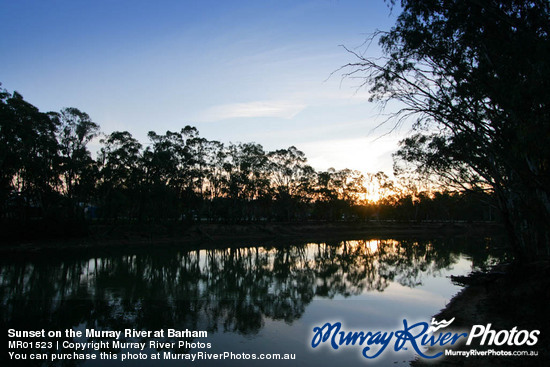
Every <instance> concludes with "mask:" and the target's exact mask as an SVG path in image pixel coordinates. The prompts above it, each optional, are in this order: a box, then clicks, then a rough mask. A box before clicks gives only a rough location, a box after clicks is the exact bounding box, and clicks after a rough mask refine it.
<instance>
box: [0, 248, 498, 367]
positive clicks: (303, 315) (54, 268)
mask: <svg viewBox="0 0 550 367" xmlns="http://www.w3.org/2000/svg"><path fill="white" fill-rule="evenodd" d="M492 246H493V241H491V240H490V239H488V238H479V239H476V240H472V239H467V238H446V239H432V240H427V239H425V240H415V239H408V240H402V239H400V240H395V239H392V238H385V239H379V238H378V239H373V238H365V239H360V240H342V241H331V242H327V243H290V244H288V245H285V246H266V245H261V244H259V245H258V244H248V243H245V244H242V246H234V245H232V246H231V247H229V246H228V247H224V246H217V247H216V248H211V247H210V248H202V249H201V248H200V247H199V248H193V249H189V248H186V246H184V245H182V246H178V245H171V246H160V245H158V246H155V245H149V246H140V247H136V248H127V247H124V248H123V247H118V248H112V249H105V248H101V249H99V248H98V249H93V248H86V249H81V250H76V249H75V250H58V251H38V252H32V253H18V254H12V255H7V256H4V257H3V258H2V260H0V296H1V304H0V307H1V309H0V311H1V317H2V320H1V322H2V326H3V330H8V329H13V330H18V331H20V330H42V329H43V330H45V332H46V333H47V332H48V331H60V332H61V333H62V336H61V337H58V338H48V337H47V335H46V336H45V337H43V338H26V339H25V338H10V339H9V340H23V341H27V342H28V341H31V342H36V341H40V342H45V343H49V342H51V343H53V344H51V345H39V344H36V343H35V345H34V348H19V349H16V348H11V349H9V350H8V351H9V352H12V353H15V354H17V353H20V357H23V356H24V357H27V358H29V357H31V355H30V354H31V353H36V355H34V357H35V358H36V357H39V356H40V355H44V356H46V357H47V358H48V359H49V360H51V358H52V355H57V357H58V358H61V359H65V361H60V362H59V363H57V364H58V365H81V366H99V365H101V366H103V365H113V366H114V365H120V361H121V358H123V357H124V358H129V360H126V361H125V363H124V366H160V365H167V364H173V365H188V364H193V365H198V366H206V365H215V366H241V365H250V366H256V365H266V366H267V365H273V366H285V365H289V366H290V365H292V366H338V365H341V364H342V365H344V364H345V365H367V364H368V365H389V364H391V365H395V366H399V365H408V364H409V362H410V360H412V359H414V357H415V355H414V351H413V350H411V348H409V349H408V350H404V349H403V350H400V351H399V352H394V351H393V350H390V349H391V347H388V350H386V351H384V352H383V353H381V354H380V356H378V357H376V358H374V359H371V360H367V359H366V358H365V357H364V356H363V355H362V351H363V347H364V346H363V347H361V346H357V345H356V346H352V345H349V346H346V345H343V346H341V347H340V348H339V349H338V350H334V348H332V347H331V346H330V345H329V342H327V343H320V345H318V346H317V347H316V348H312V339H313V337H314V332H313V329H314V328H315V327H321V326H323V325H324V324H325V323H327V322H330V323H336V322H340V323H341V324H342V330H344V331H365V332H366V331H372V332H373V333H374V332H376V331H391V330H398V329H403V320H407V322H409V323H413V322H418V321H425V322H430V320H431V317H432V315H434V314H436V313H437V312H438V311H439V310H441V309H442V308H444V307H445V305H446V304H447V303H448V302H449V300H450V299H451V298H452V297H453V295H455V294H456V293H457V292H458V291H459V290H460V287H459V286H456V285H454V284H452V282H451V280H450V279H449V276H450V275H451V274H452V275H465V274H467V273H469V272H470V271H472V270H473V269H477V268H480V267H483V266H486V265H488V264H492V263H494V262H496V261H498V258H497V257H495V256H493V255H491V253H492V251H491V247H492ZM126 330H129V331H128V335H127V336H125V332H126ZM160 331H162V333H158V334H156V335H155V332H160ZM169 331H170V332H171V334H168V332H169ZM3 332H5V331H3ZM116 332H120V336H119V337H117V335H115V333H116ZM192 332H196V333H195V334H192ZM199 332H206V333H205V334H199ZM67 333H68V334H67ZM78 333H81V334H82V335H81V336H79V334H78ZM86 333H88V336H89V337H86ZM93 333H99V334H94V335H98V336H96V337H92V334H93ZM110 333H112V335H111V334H110ZM174 333H178V334H177V335H176V334H174ZM206 335H207V336H206ZM102 336H103V337H102ZM109 336H112V337H109ZM204 336H206V337H204ZM101 342H104V343H103V344H101ZM58 343H59V344H58ZM84 343H87V344H84ZM128 343H129V344H128ZM142 343H143V344H142ZM37 345H38V346H39V347H40V348H36V346H37ZM58 345H59V350H57V351H56V348H57V346H58ZM14 346H15V345H12V347H14ZM79 346H81V347H79ZM142 346H143V348H142ZM41 347H45V348H41ZM49 347H51V348H49ZM63 347H65V348H63ZM76 348H82V350H78V351H77V349H76ZM373 348H374V346H373ZM373 350H374V349H373ZM73 352H78V353H82V354H88V356H87V357H88V358H91V356H92V355H94V356H95V357H94V358H95V359H93V360H92V359H88V360H77V361H75V360H74V358H78V356H74V355H71V354H70V353H73ZM100 353H101V354H100ZM201 353H202V354H201ZM223 353H227V354H229V353H232V354H229V357H227V354H226V355H224V354H223ZM6 354H7V353H6V352H4V356H6ZM15 354H12V355H9V357H8V360H10V361H11V363H10V364H9V365H18V362H17V361H16V360H15V358H16V357H15ZM272 354H279V355H280V357H281V358H285V357H286V358H289V359H288V360H261V361H260V360H258V358H262V357H263V358H267V357H271V358H277V356H273V355H272ZM186 356H187V357H186ZM193 356H194V357H193ZM214 356H218V357H220V358H223V359H221V360H213V359H211V358H214ZM253 356H255V358H257V359H256V360H253V359H252V358H253ZM155 357H159V358H161V359H162V361H158V360H155V359H152V358H155ZM172 357H173V358H180V359H172ZM192 357H193V358H195V360H194V361H191V360H187V361H185V362H184V361H182V360H181V358H192ZM67 358H71V360H68V361H67V360H66V359H67ZM115 358H116V360H115ZM137 358H145V359H137ZM167 358H170V359H167ZM199 358H201V359H199ZM245 358H250V359H245ZM294 358H295V359H294ZM21 363H23V362H21ZM29 363H31V364H34V365H47V363H45V362H42V361H31V360H30V359H27V360H26V361H25V364H29Z"/></svg>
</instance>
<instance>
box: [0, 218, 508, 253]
mask: <svg viewBox="0 0 550 367" xmlns="http://www.w3.org/2000/svg"><path fill="white" fill-rule="evenodd" d="M500 231H501V229H500V226H499V225H498V224H495V223H465V222H390V221H388V222H384V221H377V222H301V223H246V224H221V223H198V224H191V225H151V224H148V225H137V224H118V225H112V224H109V225H100V224H94V225H91V226H89V229H88V235H87V236H86V237H78V238H68V239H67V238H61V239H60V238H57V239H49V240H44V239H18V240H13V241H10V242H9V243H4V244H2V246H0V252H1V251H38V250H41V249H52V248H62V249H67V248H71V247H73V248H82V247H105V246H109V247H112V246H140V245H149V244H158V245H172V244H174V245H178V246H181V245H186V246H200V247H211V246H218V245H220V246H228V245H233V244H240V245H243V244H267V245H279V244H289V243H292V242H298V241H300V242H307V241H311V242H319V241H320V242H327V241H331V240H343V239H347V240H352V239H365V237H366V236H367V237H370V238H377V237H385V238H388V237H391V238H394V239H400V238H410V237H415V238H422V237H429V238H434V237H439V236H441V237H447V236H484V235H491V234H494V233H498V232H500Z"/></svg>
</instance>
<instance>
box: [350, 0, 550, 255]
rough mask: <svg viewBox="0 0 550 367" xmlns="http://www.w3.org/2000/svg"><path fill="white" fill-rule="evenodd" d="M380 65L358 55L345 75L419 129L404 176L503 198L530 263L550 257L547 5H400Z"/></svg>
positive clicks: (406, 151) (405, 153)
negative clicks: (412, 170) (411, 169)
mask: <svg viewBox="0 0 550 367" xmlns="http://www.w3.org/2000/svg"><path fill="white" fill-rule="evenodd" d="M401 9H402V12H401V14H400V15H399V17H398V19H397V22H396V24H395V26H394V27H393V28H392V29H391V30H390V31H388V32H377V33H376V34H375V35H374V36H373V37H374V38H378V40H379V44H380V46H381V48H382V50H383V57H382V58H376V59H375V58H369V57H364V56H362V55H361V54H358V53H355V55H356V57H357V58H358V60H357V62H354V63H351V64H349V65H347V67H348V72H347V74H346V75H347V76H354V77H360V78H362V80H363V81H364V83H365V85H368V87H369V88H370V91H371V93H372V96H373V97H372V98H373V99H376V100H378V101H382V102H383V103H385V102H388V101H390V100H397V101H399V102H400V103H401V104H402V105H401V106H402V108H401V109H400V110H399V112H398V113H397V114H396V117H397V123H400V122H403V121H404V120H406V119H408V118H413V119H415V121H416V125H415V128H416V129H417V134H415V135H414V136H412V137H410V138H408V139H406V140H404V141H403V142H402V145H401V149H400V150H399V151H398V152H397V154H396V158H397V162H398V168H403V167H404V166H406V164H413V165H414V166H415V167H416V168H417V169H416V173H418V174H421V175H423V176H424V177H426V176H430V175H436V176H437V177H438V178H440V179H441V178H443V179H444V180H445V181H444V182H446V183H447V184H455V185H458V186H461V187H463V188H466V189H472V188H478V189H490V190H491V191H493V192H494V194H495V195H496V198H497V199H498V204H499V207H500V210H501V212H502V213H503V218H504V220H505V222H506V224H507V229H508V232H509V235H510V236H509V237H510V239H511V241H512V244H513V245H514V247H515V249H516V250H517V251H516V252H517V255H518V256H519V257H523V258H535V257H538V256H548V255H549V254H550V225H549V223H550V192H549V190H550V173H549V169H550V164H549V163H550V162H549V158H550V146H549V144H548V139H549V137H550V106H549V101H550V89H549V86H550V68H549V67H548V60H549V59H550V3H549V2H548V1H545V0H540V1H536V0H535V1H524V0H504V1H502V0H499V1H496V0H484V1H481V0H430V1H419V0H403V1H401Z"/></svg>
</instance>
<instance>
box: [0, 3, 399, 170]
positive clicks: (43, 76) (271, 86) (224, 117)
mask: <svg viewBox="0 0 550 367" xmlns="http://www.w3.org/2000/svg"><path fill="white" fill-rule="evenodd" d="M394 21H395V14H393V15H392V14H391V13H390V10H389V9H388V7H387V5H386V4H385V3H384V1H383V0H362V1H359V0H312V1H299V0H295V1H286V0H265V1H263V0H253V1H240V0H226V1H210V0H194V1H191V0H187V1H140V0H133V1H125V0H110V1H106V0H105V1H102V0H96V1H79V0H71V1H61V0H58V1H56V0H49V1H27V0H21V1H12V0H10V1H6V0H0V32H1V34H2V36H1V37H0V82H2V84H3V87H4V88H6V89H7V90H9V91H13V90H17V91H19V92H20V93H21V94H23V96H24V97H25V99H26V100H28V101H29V102H31V103H33V104H34V105H35V106H37V107H38V108H39V109H40V110H42V111H58V110H60V109H61V108H64V107H77V108H79V109H81V110H83V111H85V112H87V113H88V114H89V115H90V116H91V117H92V119H93V120H94V121H95V122H97V123H99V124H100V126H101V129H102V131H103V132H105V133H110V132H112V131H115V130H128V131H130V132H131V133H132V134H133V135H134V136H135V137H136V138H137V139H139V140H140V141H141V142H142V143H146V142H147V138H146V134H147V132H148V131H150V130H153V131H156V132H157V133H164V132H165V131H166V130H172V131H175V130H179V129H180V128H182V127H184V126H185V125H192V126H196V127H197V128H198V129H199V131H200V134H201V136H203V137H205V138H208V139H211V140H214V139H215V140H219V141H222V142H224V143H228V142H250V141H254V142H257V143H260V144H262V145H263V146H264V148H265V149H266V150H274V149H279V148H286V147H289V146H291V145H295V146H296V147H297V148H298V149H301V150H302V151H304V152H305V153H306V156H307V157H308V159H309V163H310V164H311V165H312V166H313V167H314V168H316V169H319V170H321V169H327V168H329V167H334V168H336V169H342V168H351V169H358V170H362V171H364V172H376V171H379V170H383V171H385V172H386V173H388V174H389V173H391V170H392V169H391V153H392V152H393V151H394V150H395V149H396V143H397V141H398V140H399V139H400V138H402V136H403V134H404V133H406V131H399V132H397V133H392V134H389V135H385V133H386V132H387V131H388V130H389V129H390V127H391V126H389V125H388V126H385V127H383V128H381V129H377V130H374V131H373V128H374V127H375V126H376V125H378V124H379V123H380V122H381V121H382V120H383V119H384V117H383V116H381V115H380V111H379V110H378V108H377V107H376V105H374V104H371V103H369V102H368V101H367V94H366V92H365V91H357V88H356V84H354V82H353V81H350V80H347V81H346V80H344V81H342V80H341V78H340V76H339V75H338V74H337V75H335V76H332V77H330V78H329V76H330V74H331V72H333V71H335V70H336V69H338V68H339V67H340V66H342V65H344V64H346V63H347V62H351V61H353V58H352V57H351V55H349V54H348V53H346V52H345V51H344V49H343V48H341V47H339V45H346V46H347V47H349V48H354V47H359V46H360V45H361V44H362V43H363V41H364V40H365V38H366V34H367V33H369V32H372V31H374V30H375V29H389V28H390V27H391V25H392V24H393V23H394ZM370 52H377V50H376V47H373V48H371V49H370ZM97 148H98V146H97V147H94V146H92V147H91V150H97Z"/></svg>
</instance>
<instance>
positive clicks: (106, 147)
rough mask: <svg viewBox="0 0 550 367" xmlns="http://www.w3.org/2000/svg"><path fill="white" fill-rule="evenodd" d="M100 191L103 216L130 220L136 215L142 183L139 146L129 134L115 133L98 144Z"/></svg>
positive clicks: (140, 146) (126, 132) (138, 209)
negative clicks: (99, 147) (99, 146)
mask: <svg viewBox="0 0 550 367" xmlns="http://www.w3.org/2000/svg"><path fill="white" fill-rule="evenodd" d="M100 142H101V143H102V144H103V147H102V148H101V150H100V151H99V155H98V164H99V167H100V180H99V183H98V184H99V192H100V196H101V199H102V206H103V208H104V210H105V212H106V213H105V215H106V216H107V217H111V218H114V219H117V218H118V217H120V216H123V217H126V218H129V219H133V218H136V217H137V216H138V215H139V211H140V209H141V208H140V205H139V204H140V202H141V200H140V195H139V194H140V193H139V190H140V188H141V185H142V183H143V177H144V172H143V166H142V152H141V148H142V145H141V144H140V143H139V142H138V141H137V140H136V139H135V138H134V137H133V136H132V134H130V133H129V132H128V131H115V132H113V133H111V134H110V135H107V136H106V137H105V138H104V139H101V141H100Z"/></svg>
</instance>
